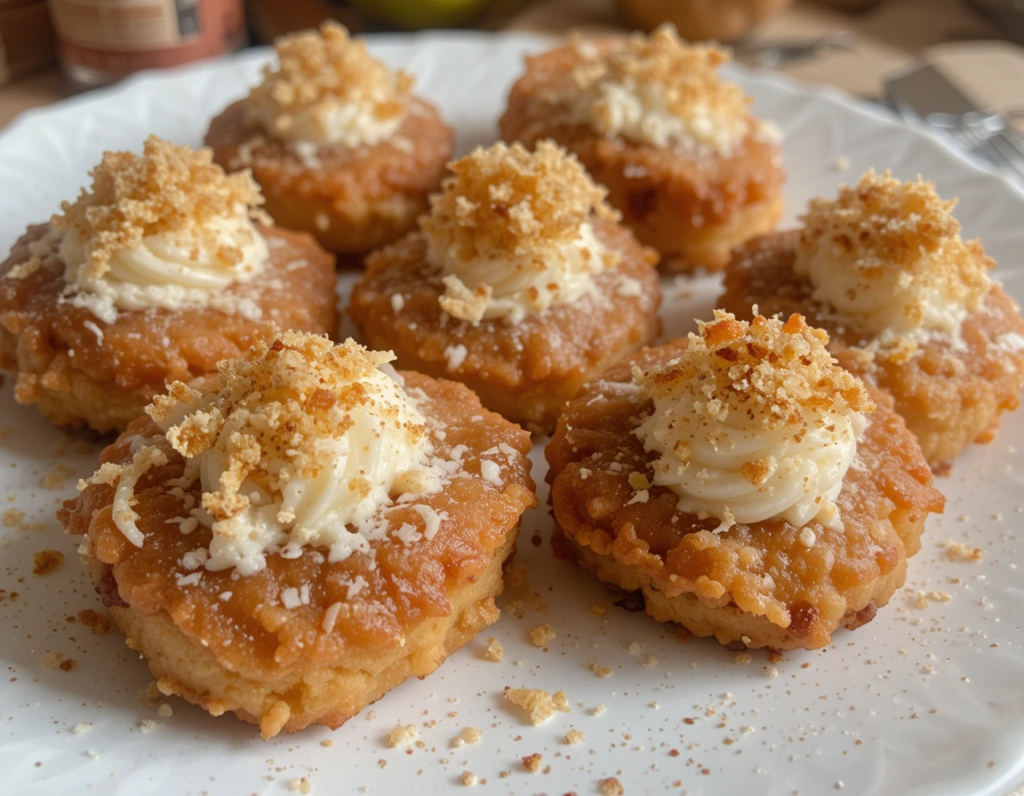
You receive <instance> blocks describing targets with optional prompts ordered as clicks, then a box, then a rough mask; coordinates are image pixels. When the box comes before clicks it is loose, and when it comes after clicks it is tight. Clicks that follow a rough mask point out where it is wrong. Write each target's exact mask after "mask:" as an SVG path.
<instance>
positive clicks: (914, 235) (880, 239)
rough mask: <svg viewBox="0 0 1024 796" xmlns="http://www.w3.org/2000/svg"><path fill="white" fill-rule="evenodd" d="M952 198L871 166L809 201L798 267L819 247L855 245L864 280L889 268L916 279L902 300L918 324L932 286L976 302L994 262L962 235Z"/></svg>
mask: <svg viewBox="0 0 1024 796" xmlns="http://www.w3.org/2000/svg"><path fill="white" fill-rule="evenodd" d="M955 206H956V200H955V199H954V200H950V201H948V202H944V201H943V200H942V199H941V198H939V195H938V193H936V191H935V184H934V183H932V182H928V181H925V180H922V179H918V180H916V181H908V182H901V181H900V180H897V179H895V178H894V177H893V176H892V173H891V172H889V171H886V172H885V173H884V174H877V173H876V172H875V171H874V170H873V169H872V170H870V171H868V172H867V173H866V174H864V175H863V176H862V177H861V179H860V183H859V184H858V185H857V186H856V187H850V186H845V185H844V186H843V187H842V188H840V190H839V194H838V196H837V197H836V198H835V199H825V198H818V199H813V200H812V201H811V202H810V204H809V205H808V210H807V213H805V214H804V215H803V216H801V217H800V220H801V221H802V222H803V224H804V227H803V230H802V232H801V235H800V246H799V250H798V258H797V270H798V272H800V271H801V269H802V268H803V266H802V265H801V263H802V262H807V261H808V260H809V259H811V258H813V257H815V256H817V255H818V253H819V252H822V251H823V252H826V253H829V252H832V251H842V252H847V253H849V252H852V253H853V254H854V255H855V256H854V259H855V262H854V264H853V267H854V268H855V269H856V272H857V278H858V280H860V281H861V282H863V283H864V284H865V285H866V286H867V285H870V283H872V282H874V281H877V280H879V279H887V278H889V277H890V276H891V274H892V273H893V271H894V270H897V271H900V272H902V275H903V278H905V279H906V280H907V281H908V282H910V281H912V282H913V284H914V285H915V286H916V288H915V291H914V292H915V295H916V300H915V301H913V302H912V303H911V304H909V305H907V306H906V307H905V308H904V314H905V315H906V316H907V320H909V321H910V323H911V325H913V326H919V325H920V324H921V322H922V319H923V318H924V313H925V305H926V304H927V301H928V299H929V296H930V295H932V294H935V293H943V294H946V295H948V296H949V297H950V298H952V299H954V300H956V301H957V302H959V303H961V304H962V305H963V306H965V307H967V309H969V310H971V311H974V310H977V309H978V307H979V306H980V305H981V301H982V299H983V297H984V296H985V294H986V293H987V292H988V289H989V285H990V280H989V278H988V275H987V271H988V270H989V269H991V268H992V267H993V266H994V265H995V263H994V262H993V261H992V259H991V258H989V257H986V256H985V254H984V251H983V250H982V247H981V244H980V243H978V241H966V242H965V241H964V240H962V239H961V238H960V224H959V223H958V222H957V220H956V219H955V218H953V216H952V215H951V212H952V210H953V208H954V207H955Z"/></svg>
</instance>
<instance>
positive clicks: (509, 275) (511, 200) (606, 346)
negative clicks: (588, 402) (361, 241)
mask: <svg viewBox="0 0 1024 796" xmlns="http://www.w3.org/2000/svg"><path fill="white" fill-rule="evenodd" d="M451 168H452V170H453V172H454V176H453V177H451V178H449V179H448V180H446V181H445V186H444V191H443V192H442V193H441V194H439V195H437V196H435V197H434V198H433V199H432V208H431V213H430V215H428V216H426V217H424V219H423V221H422V229H421V230H420V231H418V232H413V233H410V234H409V235H408V236H407V237H405V238H404V239H402V240H401V241H399V242H398V243H396V244H394V245H393V246H389V247H388V248H386V249H384V250H383V251H380V252H377V253H376V254H373V255H371V256H370V257H369V258H367V268H366V273H365V274H364V275H363V277H362V279H361V280H360V281H359V282H357V283H356V285H355V287H354V288H353V291H352V304H351V307H350V308H349V311H350V313H351V315H352V318H353V319H354V320H355V322H356V323H357V324H359V325H360V326H361V327H362V329H363V334H364V335H365V337H366V340H367V341H368V342H369V344H370V345H371V346H373V347H375V348H386V349H391V350H393V351H394V352H395V354H396V356H397V357H398V363H399V366H400V367H404V368H409V369H412V370H418V371H420V372H422V373H427V374H430V375H433V376H444V377H447V378H450V379H456V380H457V381H461V382H463V383H465V384H467V385H469V386H470V387H472V388H473V390H474V391H475V392H476V393H477V394H478V395H479V396H480V400H481V401H483V403H484V405H485V406H487V407H488V408H490V409H492V410H494V411H496V412H499V413H501V414H502V415H504V416H505V417H506V418H508V419H509V420H512V421H514V422H517V423H520V424H522V425H524V426H526V427H527V428H529V429H531V430H533V431H540V432H544V433H548V432H550V431H551V429H552V428H553V427H554V424H555V419H556V418H557V417H558V413H559V412H560V411H561V408H562V406H563V405H564V404H565V402H566V401H567V400H568V399H569V398H571V397H572V396H573V395H575V394H576V392H577V391H578V390H579V388H580V387H581V386H582V385H583V384H584V382H586V381H587V380H588V379H591V378H593V377H595V376H596V375H597V374H599V373H600V372H602V371H603V370H606V369H607V368H609V367H610V366H611V365H613V364H615V363H616V362H618V361H619V360H620V359H622V358H623V357H625V356H628V355H629V354H631V353H633V352H634V351H636V350H637V349H638V348H640V347H641V346H643V345H646V344H648V343H650V342H651V341H652V340H653V339H654V337H655V335H656V334H657V331H658V317H657V311H658V305H659V304H660V303H661V291H660V287H659V284H658V275H657V271H656V269H655V267H654V266H655V263H656V261H657V258H656V255H655V254H654V252H652V251H650V250H649V249H645V248H644V247H643V246H641V245H640V244H639V243H637V242H636V239H635V238H634V237H633V235H632V234H631V233H630V232H629V230H627V229H624V228H623V227H621V226H619V225H618V224H617V223H616V216H615V214H614V212H613V211H612V210H611V209H610V208H609V207H608V206H607V205H606V204H605V203H604V191H603V190H602V189H601V188H599V187H597V186H595V185H594V183H593V182H592V181H591V180H590V178H589V177H588V176H587V174H586V172H585V171H584V170H583V168H582V167H581V166H580V165H579V163H578V162H577V161H576V160H575V159H574V158H571V157H569V156H567V155H566V154H565V151H564V150H562V149H560V148H558V147H556V146H554V145H552V144H549V143H541V144H540V145H539V146H538V147H537V150H536V151H535V152H534V153H529V152H527V151H526V150H525V149H523V147H522V146H520V145H518V144H516V145H514V146H512V147H511V148H510V147H506V146H505V145H504V144H497V145H495V146H494V147H491V148H490V149H486V150H485V149H478V150H476V151H475V152H474V153H472V154H471V155H469V156H468V157H465V158H463V159H462V160H459V161H456V162H455V163H453V164H452V165H451Z"/></svg>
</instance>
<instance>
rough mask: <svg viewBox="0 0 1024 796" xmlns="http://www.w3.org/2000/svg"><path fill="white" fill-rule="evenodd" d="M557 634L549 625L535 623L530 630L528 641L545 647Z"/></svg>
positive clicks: (536, 645)
mask: <svg viewBox="0 0 1024 796" xmlns="http://www.w3.org/2000/svg"><path fill="white" fill-rule="evenodd" d="M557 635H558V634H557V633H555V629H554V628H553V627H551V625H548V624H544V625H537V626H536V627H534V628H532V629H531V630H530V643H531V644H533V646H535V647H547V646H548V644H550V643H551V642H552V641H554V639H555V637H556V636H557Z"/></svg>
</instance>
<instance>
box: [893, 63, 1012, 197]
mask: <svg viewBox="0 0 1024 796" xmlns="http://www.w3.org/2000/svg"><path fill="white" fill-rule="evenodd" d="M885 88H886V93H887V94H888V96H889V100H890V101H891V102H892V104H893V105H894V106H895V108H896V110H897V111H899V113H900V114H901V115H902V116H903V117H904V118H911V119H919V120H920V121H923V122H924V123H925V124H927V125H929V126H931V127H933V128H935V129H938V130H944V131H945V132H946V133H948V134H949V135H950V137H952V138H953V140H954V141H956V142H957V144H959V145H960V146H961V147H962V148H963V149H965V150H967V151H968V152H971V153H973V154H975V155H977V156H978V157H980V158H983V159H984V160H987V161H988V162H989V163H991V164H994V165H996V166H999V167H1001V168H1003V169H1006V170H1007V171H1008V172H1010V173H1011V174H1013V175H1015V176H1017V177H1018V178H1020V179H1022V180H1024V138H1021V136H1020V135H1019V134H1018V133H1017V132H1016V131H1015V130H1014V129H1013V127H1012V126H1011V125H1010V124H1009V123H1008V121H1007V117H1008V116H1011V117H1012V116H1018V115H1022V116H1024V113H1021V112H1018V111H1013V112H1011V113H1010V114H1007V115H1001V114H993V113H986V112H985V111H983V110H982V109H981V108H979V107H978V106H977V105H975V104H974V103H973V102H972V101H971V100H970V99H968V98H967V97H965V96H964V95H963V94H962V93H961V92H960V90H959V89H957V88H956V86H954V85H953V84H952V83H950V82H949V81H948V80H947V79H946V77H945V76H944V75H943V74H942V73H941V72H939V71H938V70H937V69H936V68H935V67H933V66H931V65H924V66H916V67H914V68H912V69H910V70H908V71H906V72H903V73H900V74H898V75H896V76H895V77H892V78H889V80H888V81H886V86H885Z"/></svg>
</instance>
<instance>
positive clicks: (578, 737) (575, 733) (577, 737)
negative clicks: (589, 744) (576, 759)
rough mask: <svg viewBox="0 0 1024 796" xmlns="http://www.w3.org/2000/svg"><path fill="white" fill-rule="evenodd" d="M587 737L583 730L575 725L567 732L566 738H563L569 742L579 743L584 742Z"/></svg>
mask: <svg viewBox="0 0 1024 796" xmlns="http://www.w3.org/2000/svg"><path fill="white" fill-rule="evenodd" d="M586 739H587V736H586V735H584V734H583V732H581V731H580V730H577V729H576V728H575V727H573V728H572V729H571V730H569V732H567V733H566V734H565V738H563V739H562V740H563V741H564V742H565V743H567V744H570V745H575V744H578V743H583V742H584V741H585V740H586Z"/></svg>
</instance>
